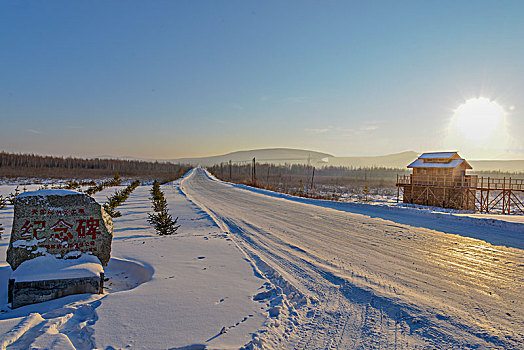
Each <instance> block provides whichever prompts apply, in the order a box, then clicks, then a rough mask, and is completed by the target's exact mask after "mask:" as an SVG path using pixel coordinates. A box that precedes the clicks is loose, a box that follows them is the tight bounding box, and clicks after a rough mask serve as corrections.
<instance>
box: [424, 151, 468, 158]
mask: <svg viewBox="0 0 524 350" xmlns="http://www.w3.org/2000/svg"><path fill="white" fill-rule="evenodd" d="M454 155H457V156H458V153H457V152H430V153H422V154H421V155H420V156H419V158H421V159H431V158H439V159H442V158H445V159H447V158H452V157H453V156H454Z"/></svg>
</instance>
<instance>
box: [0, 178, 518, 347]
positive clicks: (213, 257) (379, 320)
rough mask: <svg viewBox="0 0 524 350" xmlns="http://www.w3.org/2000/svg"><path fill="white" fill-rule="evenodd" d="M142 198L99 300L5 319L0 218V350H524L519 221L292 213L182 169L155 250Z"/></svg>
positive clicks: (296, 202)
mask: <svg viewBox="0 0 524 350" xmlns="http://www.w3.org/2000/svg"><path fill="white" fill-rule="evenodd" d="M3 186H7V185H1V186H0V193H3V192H6V189H4V188H3ZM115 189H116V188H107V189H105V190H104V191H102V192H100V193H97V194H96V195H95V196H94V197H95V198H96V199H97V200H98V201H99V202H103V201H104V200H105V198H106V197H107V196H108V195H110V194H111V193H113V192H114V190H115ZM149 189H150V187H149V186H139V187H138V188H137V189H136V190H135V191H134V192H133V193H132V194H131V196H130V197H129V199H128V200H127V201H126V202H125V203H124V204H123V205H122V206H121V207H119V208H118V210H120V211H121V212H122V217H120V218H117V219H116V220H115V233H114V240H113V251H112V259H111V262H110V264H109V266H108V267H107V268H106V274H107V275H108V276H109V280H108V281H107V282H106V287H107V288H106V293H105V294H103V295H77V296H68V297H65V298H61V299H58V300H54V301H50V302H45V303H41V304H36V305H29V306H24V307H21V308H19V309H15V310H10V309H9V308H8V306H7V304H6V302H7V300H6V299H7V297H6V291H7V279H8V276H9V274H10V268H9V266H8V265H7V264H6V263H5V250H6V248H7V245H8V242H9V231H10V225H11V220H12V215H13V211H12V207H8V208H6V209H3V210H0V223H2V225H3V226H4V227H5V228H6V232H4V234H3V236H2V239H1V240H0V257H1V258H2V261H4V263H3V264H0V310H1V311H0V334H1V336H0V349H1V348H5V347H7V348H13V349H16V348H18V349H26V348H41V349H44V348H57V349H67V348H71V349H73V348H76V349H90V348H99V349H121V348H137V349H168V348H185V349H204V348H207V349H216V348H218V349H220V348H224V349H231V348H239V347H241V346H243V345H247V346H248V347H253V348H256V347H264V348H269V349H293V348H296V349H345V348H347V349H355V348H361V349H379V348H381V349H413V348H420V349H434V348H437V349H450V348H457V349H459V348H460V349H467V348H486V349H488V348H489V349H492V348H498V349H521V348H522V347H523V345H524V306H523V305H524V296H523V292H522V291H523V290H524V254H523V253H524V251H523V249H524V224H522V223H518V221H519V220H515V221H517V222H509V221H511V220H498V219H499V217H500V216H495V217H489V218H486V217H484V216H480V218H477V217H472V216H474V215H469V214H468V215H465V214H462V215H460V214H457V213H435V212H429V211H420V210H413V209H412V208H404V207H392V206H387V205H382V206H377V205H369V204H360V203H341V202H331V201H321V200H312V199H304V198H296V197H291V196H288V195H283V194H279V193H274V192H269V191H265V190H259V189H253V188H249V187H246V186H242V185H233V184H228V183H223V182H220V181H217V180H215V179H214V178H212V177H211V176H210V175H209V174H208V173H206V172H205V171H204V170H202V169H196V170H194V171H192V172H191V173H190V174H189V175H188V176H186V177H185V178H184V179H183V180H179V181H177V182H175V183H173V184H168V185H165V186H163V190H164V192H165V194H166V198H167V200H168V202H169V205H170V208H171V212H172V213H173V214H174V215H175V216H179V223H180V224H181V228H180V229H179V232H178V234H177V235H176V236H167V237H160V236H157V235H156V234H155V233H154V231H153V230H152V228H150V227H149V225H148V224H147V221H146V220H147V212H149V211H150V201H149V199H148V197H149V192H148V191H149ZM9 192H10V191H9ZM9 192H7V193H9ZM494 218H496V219H495V220H494Z"/></svg>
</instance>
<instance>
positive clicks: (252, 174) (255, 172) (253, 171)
mask: <svg viewBox="0 0 524 350" xmlns="http://www.w3.org/2000/svg"><path fill="white" fill-rule="evenodd" d="M255 164H256V163H255V157H253V167H252V172H251V182H252V183H253V185H254V184H255V183H256V181H257V170H256V168H255Z"/></svg>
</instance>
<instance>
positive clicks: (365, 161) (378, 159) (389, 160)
mask: <svg viewBox="0 0 524 350" xmlns="http://www.w3.org/2000/svg"><path fill="white" fill-rule="evenodd" d="M418 156H419V153H417V152H413V151H407V152H401V153H394V154H388V155H385V156H370V157H329V158H328V160H327V163H326V164H325V165H332V166H347V167H353V168H359V167H362V168H366V167H373V166H377V167H386V168H405V167H406V166H407V165H408V164H410V163H411V162H413V161H414V160H415V159H417V158H418Z"/></svg>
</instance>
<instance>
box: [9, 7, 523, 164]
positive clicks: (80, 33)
mask: <svg viewBox="0 0 524 350" xmlns="http://www.w3.org/2000/svg"><path fill="white" fill-rule="evenodd" d="M523 12H524V3H522V2H519V1H509V2H504V3H499V2H493V1H479V2H475V3H469V2H463V3H457V2H453V1H445V2H439V3H430V2H419V1H404V2H384V3H382V2H373V3H371V2H362V3H353V2H330V3H326V2H314V1H306V2H304V1H290V2H285V3H283V2H276V1H268V2H254V1H228V2H212V1H203V2H180V1H177V2H168V1H156V2H144V1H131V2H129V1H126V2H123V1H114V2H109V3H102V2H87V1H75V2H70V1H51V2H36V1H24V2H3V3H2V4H0V19H1V21H0V32H1V33H2V34H0V42H1V43H2V48H3V53H4V55H3V56H2V58H1V62H2V64H1V65H0V74H1V76H2V84H1V86H0V118H1V123H2V127H1V129H0V150H5V151H7V152H17V153H36V154H50V155H59V156H75V157H93V156H102V155H111V156H116V157H124V156H131V157H136V158H151V159H173V158H194V157H206V156H213V155H222V154H226V153H230V152H235V151H240V150H252V149H261V148H295V149H307V150H312V151H318V152H324V153H329V154H333V155H334V156H339V157H343V156H379V155H386V154H392V153H400V152H403V151H408V150H413V151H415V152H430V151H458V152H459V154H460V155H461V156H463V157H464V158H466V159H524V143H523V141H522V135H524V112H523V111H524V104H522V101H524V72H523V71H522V61H523V57H524V42H523V40H522V37H524V22H523V21H522V20H521V13H523Z"/></svg>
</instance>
